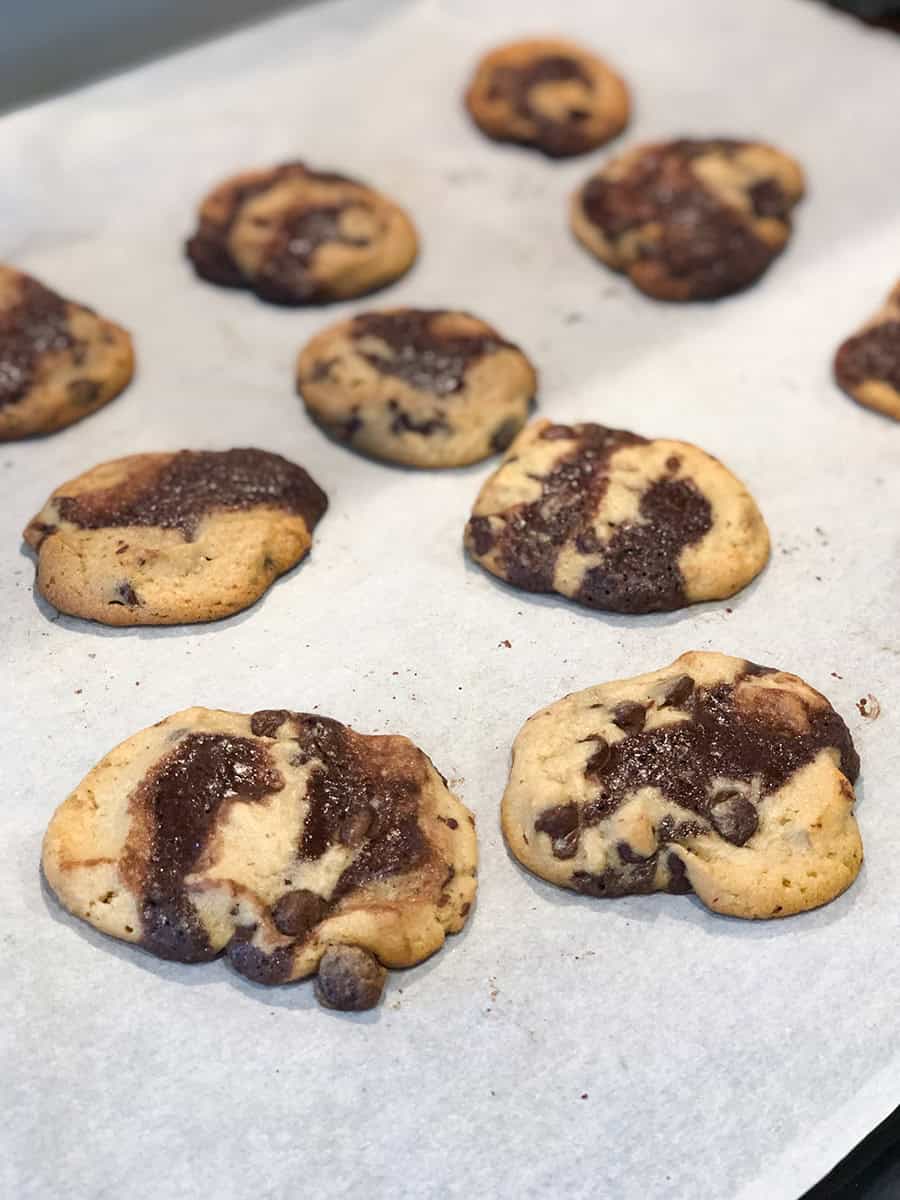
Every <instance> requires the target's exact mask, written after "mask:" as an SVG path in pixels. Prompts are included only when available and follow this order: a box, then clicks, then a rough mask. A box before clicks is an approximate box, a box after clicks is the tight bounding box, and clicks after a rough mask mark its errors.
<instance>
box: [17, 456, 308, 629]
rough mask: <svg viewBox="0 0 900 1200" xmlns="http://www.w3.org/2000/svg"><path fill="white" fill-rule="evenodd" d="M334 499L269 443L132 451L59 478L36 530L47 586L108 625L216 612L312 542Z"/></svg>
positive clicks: (242, 603)
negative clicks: (264, 446) (60, 482)
mask: <svg viewBox="0 0 900 1200" xmlns="http://www.w3.org/2000/svg"><path fill="white" fill-rule="evenodd" d="M327 506H328V500H327V498H326V496H325V493H324V492H323V491H322V489H321V488H320V487H319V486H318V485H317V484H316V483H314V482H313V480H312V479H311V478H310V477H309V475H307V473H306V471H304V470H303V468H302V467H298V466H297V465H296V464H295V463H292V462H288V460H287V459H286V458H282V457H281V456H280V455H278V454H269V453H267V452H266V451H264V450H224V451H207V450H201V451H195V450H181V451H179V452H178V453H166V454H133V455H131V456H129V457H128V458H118V459H115V460H114V461H112V462H107V463H102V464H101V465H100V466H97V467H93V468H92V469H91V470H90V471H87V472H85V474H84V475H79V476H78V477H77V479H72V480H70V481H69V482H68V483H64V484H63V485H62V486H61V487H58V488H57V489H56V491H55V492H54V493H53V495H52V496H51V497H50V499H49V500H48V501H47V503H46V504H45V505H44V507H43V508H42V509H41V511H40V512H39V513H38V514H37V516H36V517H34V518H33V520H32V521H31V522H30V523H29V525H28V527H27V529H26V530H25V534H24V537H25V540H26V541H27V542H28V544H29V545H30V546H32V547H33V548H34V550H36V551H37V555H38V563H37V586H38V590H39V591H40V592H41V594H42V595H43V596H44V597H46V599H47V600H49V601H50V603H51V604H52V605H54V607H56V608H58V609H59V610H60V611H61V612H65V613H70V614H71V615H72V616H76V617H86V618H88V619H89V620H92V621H102V622H103V623H104V624H105V625H173V624H178V623H180V622H183V621H184V622H190V621H214V620H216V619H217V618H219V617H227V616H230V615H231V614H232V613H236V612H239V611H240V610H241V609H242V608H247V607H248V605H250V604H253V603H254V601H256V600H258V599H259V597H260V596H261V595H262V594H263V592H264V591H266V589H267V588H268V587H269V586H270V584H272V583H273V582H274V581H275V579H277V578H278V576H279V575H282V574H284V572H285V571H288V570H290V568H291V567H293V566H294V565H295V564H296V563H298V562H299V561H300V559H301V558H303V557H304V556H305V555H306V554H307V553H308V551H309V549H310V546H311V545H312V531H313V529H314V528H315V525H316V523H317V522H318V521H319V519H320V517H321V516H322V514H323V513H324V512H325V509H326V508H327Z"/></svg>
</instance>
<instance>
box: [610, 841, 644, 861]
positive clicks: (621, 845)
mask: <svg viewBox="0 0 900 1200" xmlns="http://www.w3.org/2000/svg"><path fill="white" fill-rule="evenodd" d="M616 853H617V854H618V855H619V858H620V859H621V860H622V862H623V863H642V862H646V861H647V859H648V858H651V857H652V855H649V854H639V853H638V852H637V850H635V849H634V847H633V846H632V845H631V843H630V842H624V841H620V842H616Z"/></svg>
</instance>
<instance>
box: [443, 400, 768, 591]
mask: <svg viewBox="0 0 900 1200" xmlns="http://www.w3.org/2000/svg"><path fill="white" fill-rule="evenodd" d="M465 544H466V548H467V550H468V551H469V554H470V555H471V556H472V557H473V558H474V559H475V561H476V562H478V563H480V564H481V566H483V567H485V568H486V569H487V570H488V571H490V572H492V573H493V574H494V575H498V576H499V577H500V578H501V579H505V580H506V581H507V583H511V584H513V585H514V586H515V587H520V588H524V589H525V590H526V591H529V592H558V593H559V594H560V595H561V596H568V597H569V598H570V599H572V600H576V601H578V603H579V604H585V605H587V606H588V607H589V608H598V609H603V610H605V611H607V612H623V613H648V612H660V611H665V610H668V609H674V608H682V607H683V606H684V605H687V604H695V603H697V602H698V601H701V600H718V599H722V598H724V597H726V596H731V595H733V594H734V593H735V592H737V591H739V590H740V589H741V588H742V587H745V586H746V584H748V583H749V582H750V580H751V579H753V578H754V576H755V575H757V574H758V573H759V572H760V571H761V570H762V568H763V567H764V566H765V563H766V560H767V559H768V557H769V533H768V530H767V529H766V524H765V522H764V520H763V518H762V515H761V514H760V511H759V509H758V508H757V507H756V504H755V502H754V500H753V497H752V496H751V495H750V493H749V492H748V491H747V489H746V488H745V487H744V485H743V484H742V483H741V482H740V480H739V479H736V478H735V476H734V475H732V474H731V472H730V471H728V470H727V469H726V468H725V467H724V466H723V465H722V463H720V462H719V461H718V459H715V458H712V457H711V456H710V455H709V454H706V453H705V452H704V451H703V450H700V449H698V448H697V447H696V446H692V445H690V444H689V443H688V442H676V441H671V440H670V439H667V438H654V439H647V438H643V437H639V436H638V435H637V434H634V433H627V432H626V431H625V430H622V429H607V428H606V426H604V425H594V424H582V425H553V424H551V423H550V422H549V421H546V420H542V421H535V422H533V423H532V424H531V425H529V426H528V428H527V429H525V430H524V431H523V432H522V433H521V434H519V436H518V437H517V438H516V440H515V441H514V442H513V444H512V445H511V446H510V448H509V450H508V451H507V453H506V456H505V457H504V460H503V462H502V463H501V465H500V466H499V468H498V469H497V470H496V471H495V472H494V474H493V475H492V476H491V477H490V479H488V481H487V482H486V483H485V484H484V486H483V487H482V489H481V491H480V492H479V494H478V499H477V500H476V501H475V506H474V508H473V509H472V516H471V517H470V518H469V522H468V524H467V526H466V532H465Z"/></svg>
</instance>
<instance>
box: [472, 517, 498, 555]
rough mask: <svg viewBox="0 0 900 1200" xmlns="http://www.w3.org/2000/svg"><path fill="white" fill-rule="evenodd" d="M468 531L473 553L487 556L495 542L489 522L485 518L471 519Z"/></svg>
mask: <svg viewBox="0 0 900 1200" xmlns="http://www.w3.org/2000/svg"><path fill="white" fill-rule="evenodd" d="M468 529H469V536H470V537H471V539H472V545H473V547H474V549H475V553H476V554H487V553H488V551H489V550H490V549H491V548H492V546H493V545H494V542H495V541H496V538H495V536H494V531H493V530H492V529H491V522H490V520H489V519H488V518H487V517H471V518H470V519H469V525H468Z"/></svg>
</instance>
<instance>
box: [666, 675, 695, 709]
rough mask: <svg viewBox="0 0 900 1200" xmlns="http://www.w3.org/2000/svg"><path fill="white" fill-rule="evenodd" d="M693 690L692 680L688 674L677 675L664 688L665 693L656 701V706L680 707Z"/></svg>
mask: <svg viewBox="0 0 900 1200" xmlns="http://www.w3.org/2000/svg"><path fill="white" fill-rule="evenodd" d="M693 690H694V681H693V679H691V677H690V675H679V676H678V678H677V679H673V680H672V682H671V683H670V684H669V686H668V687H667V688H666V692H665V695H664V696H663V698H662V700H660V701H659V702H658V705H657V707H658V708H681V706H682V705H683V704H684V702H685V700H687V698H688V697H689V696H690V695H691V693H692V692H693Z"/></svg>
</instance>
